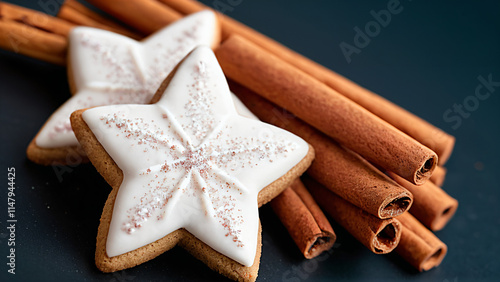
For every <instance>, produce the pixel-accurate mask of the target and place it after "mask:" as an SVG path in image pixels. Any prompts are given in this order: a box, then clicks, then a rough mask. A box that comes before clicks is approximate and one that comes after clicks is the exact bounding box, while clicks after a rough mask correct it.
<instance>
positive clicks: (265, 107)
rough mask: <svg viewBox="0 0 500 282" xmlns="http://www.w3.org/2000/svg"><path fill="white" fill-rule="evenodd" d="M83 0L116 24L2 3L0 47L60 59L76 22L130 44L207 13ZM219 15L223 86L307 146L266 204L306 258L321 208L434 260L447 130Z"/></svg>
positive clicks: (318, 235)
mask: <svg viewBox="0 0 500 282" xmlns="http://www.w3.org/2000/svg"><path fill="white" fill-rule="evenodd" d="M88 2H90V3H91V4H93V5H95V6H96V7H98V8H100V9H101V10H103V11H104V12H106V13H108V14H110V15H111V16H113V17H114V18H116V19H118V20H120V21H121V22H122V23H123V24H119V23H117V22H115V21H113V20H110V19H108V18H105V17H103V16H101V15H100V14H97V13H95V12H94V11H93V10H90V9H88V8H87V7H85V6H83V5H81V4H80V3H78V2H76V1H75V0H66V2H64V4H63V5H62V7H61V9H60V12H59V14H58V16H57V17H51V16H48V15H46V14H43V13H40V12H36V11H33V10H29V9H25V8H22V7H18V6H15V5H11V4H7V3H3V2H2V3H0V47H1V48H3V49H7V50H11V51H14V52H17V53H21V54H24V55H27V56H31V57H34V58H37V59H41V60H44V61H47V62H51V63H55V64H60V65H64V64H65V63H66V50H67V44H68V42H67V35H68V33H69V31H70V30H71V29H72V28H73V27H74V26H77V25H85V26H91V27H96V28H102V29H106V30H110V31H114V32H116V33H120V34H123V35H125V36H129V37H131V38H134V39H140V38H143V37H144V36H147V35H148V34H151V33H152V32H154V31H156V30H158V29H160V28H162V27H164V26H165V25H168V24H170V23H171V22H173V21H176V20H178V19H180V18H182V17H183V16H185V15H187V14H191V13H194V12H198V11H200V10H203V9H207V8H208V7H206V6H204V5H203V4H201V3H199V2H197V1H192V0H142V1H128V0H88ZM219 19H220V23H221V28H222V43H221V45H220V46H219V47H218V48H217V49H216V50H215V53H216V56H217V58H218V60H219V62H220V64H221V66H222V68H223V70H224V72H225V74H226V76H227V77H228V79H229V82H230V88H231V90H232V91H233V92H234V93H235V94H236V95H237V96H238V97H239V98H240V99H241V100H242V101H243V102H244V103H245V105H246V106H247V107H248V108H249V109H250V110H251V111H253V112H254V114H256V115H257V116H258V117H259V118H260V119H261V120H263V121H265V122H268V123H271V124H274V125H276V126H278V127H281V128H284V129H286V130H288V131H291V132H293V133H295V134H297V135H299V136H300V137H302V138H303V139H305V140H306V141H307V142H309V143H310V144H311V145H312V146H313V147H314V148H315V151H316V159H315V161H314V162H313V164H312V166H311V167H310V168H309V170H308V171H307V176H305V177H303V179H302V181H303V182H302V181H301V180H297V181H296V182H295V183H294V184H293V185H292V186H291V187H290V188H289V189H287V190H285V191H284V192H283V193H282V194H281V195H280V196H279V197H277V198H276V199H274V200H273V201H272V202H271V205H272V207H273V209H274V211H275V212H276V214H277V215H278V216H279V218H280V219H281V221H282V222H283V224H284V225H285V227H286V228H287V229H288V231H289V233H290V235H291V236H292V237H293V238H294V240H295V242H296V244H297V246H298V247H299V249H300V250H301V252H302V253H303V254H304V256H305V257H306V258H313V257H315V256H317V255H319V254H320V253H321V252H322V251H324V250H327V249H329V248H331V247H332V246H333V243H334V242H335V240H336V236H335V233H334V231H333V229H332V227H331V226H330V224H329V222H328V220H327V218H326V217H325V215H324V214H323V212H322V210H321V209H320V208H319V206H321V207H322V209H323V211H325V212H326V213H328V214H329V215H330V216H331V217H332V218H333V219H334V220H335V221H336V222H338V223H339V224H340V225H342V226H343V227H344V228H345V229H346V230H347V231H349V232H350V233H351V234H352V235H353V236H354V237H355V238H356V239H357V240H359V241H360V242H361V243H362V244H363V245H365V246H366V247H367V248H368V249H370V250H371V251H372V252H374V253H377V254H385V253H389V252H391V251H393V250H395V251H396V252H397V253H398V254H400V255H401V256H402V257H403V258H405V259H406V260H407V261H408V262H409V263H410V264H412V265H413V266H414V267H415V268H417V269H418V270H420V271H424V270H428V269H430V268H432V267H435V266H437V265H439V264H440V262H441V261H442V259H443V258H444V256H445V254H446V252H447V247H446V245H445V244H444V243H443V242H441V241H440V240H439V239H438V238H437V237H436V236H435V235H434V234H433V233H432V231H437V230H440V229H442V228H443V227H444V226H445V225H446V223H447V222H448V221H449V219H450V218H451V217H452V216H453V214H454V213H455V211H456V209H457V206H458V202H457V201H456V200H455V199H453V198H452V197H451V196H449V195H448V194H447V193H446V192H445V191H443V190H442V189H441V188H439V187H440V186H442V184H443V181H444V178H445V174H446V169H445V168H444V166H443V165H444V164H445V163H446V161H447V160H448V158H449V157H450V155H451V152H452V149H453V146H454V142H455V139H454V137H453V136H450V135H448V134H446V133H445V132H443V131H442V130H440V129H438V128H436V127H435V126H433V125H431V124H429V123H427V122H426V121H424V120H422V119H421V118H419V117H417V116H415V115H413V114H411V113H409V112H407V111H406V110H404V109H402V108H400V107H398V106H396V105H395V104H393V103H391V102H389V101H387V100H386V99H384V98H382V97H380V96H378V95H377V94H375V93H373V92H370V91H369V90H366V89H364V88H362V87H361V86H359V85H357V84H355V83H353V82H352V81H350V80H348V79H346V78H344V77H342V76H340V75H339V74H336V73H335V72H333V71H331V70H329V69H327V68H325V67H323V66H321V65H319V64H317V63H315V62H313V61H311V60H309V59H307V58H305V57H303V56H301V55H299V54H297V53H295V52H294V51H292V50H290V49H288V48H286V47H284V46H283V45H281V44H279V43H277V42H276V41H274V40H272V39H270V38H268V37H266V36H264V35H262V34H260V33H258V32H257V31H255V30H253V29H251V28H249V27H247V26H245V25H243V24H241V23H239V22H237V21H235V20H233V19H231V18H229V17H227V16H224V15H219ZM306 187H307V189H306ZM318 204H319V206H318ZM429 229H430V230H429ZM431 230H432V231H431Z"/></svg>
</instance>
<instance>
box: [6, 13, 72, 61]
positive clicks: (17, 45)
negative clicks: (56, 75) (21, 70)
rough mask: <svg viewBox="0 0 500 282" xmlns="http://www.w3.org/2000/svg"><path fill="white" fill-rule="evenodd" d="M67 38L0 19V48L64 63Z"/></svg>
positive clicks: (43, 59)
mask: <svg viewBox="0 0 500 282" xmlns="http://www.w3.org/2000/svg"><path fill="white" fill-rule="evenodd" d="M67 45H68V40H67V39H66V38H65V37H63V36H61V35H58V34H53V33H49V32H45V31H42V30H39V29H37V28H34V27H31V26H28V25H25V24H22V23H19V22H16V21H6V20H0V48H2V49H5V50H9V51H12V52H15V53H19V54H23V55H26V56H29V57H32V58H35V59H39V60H42V61H46V62H49V63H53V64H57V65H65V64H66V49H67Z"/></svg>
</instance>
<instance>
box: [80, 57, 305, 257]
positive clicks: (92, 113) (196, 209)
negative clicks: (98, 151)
mask: <svg viewBox="0 0 500 282" xmlns="http://www.w3.org/2000/svg"><path fill="white" fill-rule="evenodd" d="M234 103H236V104H237V105H238V107H241V106H242V105H241V104H239V101H236V102H234ZM234 103H233V100H232V99H231V95H230V92H229V88H228V86H227V83H226V81H225V77H224V75H223V73H222V70H221V69H220V67H219V65H218V62H217V60H216V58H215V56H214V54H213V52H212V51H211V50H210V49H209V48H208V47H199V48H197V49H195V50H194V51H193V52H192V53H191V54H190V55H189V56H188V57H187V58H186V59H185V60H184V62H183V63H182V65H180V67H179V69H178V71H177V72H176V74H175V76H174V77H173V78H172V80H171V82H170V84H169V86H168V88H167V89H166V90H165V92H164V94H163V96H162V98H161V99H160V101H159V102H158V103H156V104H153V105H114V106H105V107H97V108H93V109H90V110H87V111H85V112H84V113H83V118H84V120H85V122H86V123H87V124H88V125H89V127H90V129H91V130H92V132H93V133H94V134H95V136H96V137H97V139H98V140H99V142H100V143H101V144H102V145H103V147H104V148H105V149H106V151H107V152H108V153H109V155H110V156H111V157H112V158H113V159H114V161H115V162H116V164H117V165H118V166H119V167H120V169H122V171H123V173H124V179H123V182H122V184H121V186H120V188H119V191H118V194H117V198H116V201H115V204H114V209H113V216H112V220H111V224H110V229H109V232H108V240H107V243H106V252H107V254H108V256H110V257H113V256H117V255H120V254H123V253H126V252H129V251H132V250H135V249H137V248H139V247H141V246H144V245H146V244H148V243H151V242H154V241H156V240H158V239H160V238H162V237H164V236H166V235H167V234H169V233H171V232H173V231H175V230H177V229H179V228H185V229H186V230H188V231H189V232H190V233H192V234H193V235H194V236H196V237H197V238H199V239H200V240H202V241H203V242H205V243H206V244H208V245H209V246H211V247H212V248H213V249H215V250H216V251H218V252H220V253H222V254H224V255H226V256H228V257H229V258H232V259H233V260H235V261H237V262H239V263H241V264H243V265H245V266H251V265H252V264H253V261H254V258H255V254H256V249H257V237H258V225H259V223H258V222H259V216H258V208H257V207H258V203H257V195H258V193H259V191H260V190H262V189H263V188H264V187H266V186H267V185H269V184H270V183H272V182H273V181H275V180H276V179H278V178H280V177H281V176H283V175H284V174H285V173H286V172H287V171H289V170H290V169H291V168H292V167H294V166H295V165H296V164H297V163H299V162H300V161H301V160H302V159H303V158H304V157H305V155H306V154H307V151H308V149H309V148H308V145H307V143H306V142H305V141H303V140H302V139H300V138H299V137H297V136H295V135H293V134H291V133H289V132H287V131H284V130H282V129H279V128H277V127H274V126H272V125H269V124H265V123H262V122H260V121H258V120H254V119H250V118H246V117H243V116H241V115H239V114H238V113H237V112H236V110H235V104H234Z"/></svg>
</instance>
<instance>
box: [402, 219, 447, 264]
mask: <svg viewBox="0 0 500 282" xmlns="http://www.w3.org/2000/svg"><path fill="white" fill-rule="evenodd" d="M397 220H399V221H400V222H401V225H402V227H403V228H402V234H401V240H400V241H399V245H398V246H397V247H396V252H397V253H398V254H399V255H400V256H402V257H403V258H404V259H405V260H406V261H408V262H409V263H410V264H411V265H412V266H413V267H415V268H416V269H418V270H419V271H427V270H429V269H431V268H433V267H436V266H438V265H439V264H440V263H441V262H442V261H443V259H444V257H445V256H446V252H447V250H448V247H447V246H446V245H445V244H444V243H443V242H442V241H441V240H439V238H437V237H436V235H434V234H433V233H432V232H431V231H429V230H428V229H427V228H425V226H423V225H422V224H421V223H420V222H419V221H418V220H417V219H416V218H414V217H413V216H412V215H411V214H409V213H404V214H403V215H400V216H398V218H397Z"/></svg>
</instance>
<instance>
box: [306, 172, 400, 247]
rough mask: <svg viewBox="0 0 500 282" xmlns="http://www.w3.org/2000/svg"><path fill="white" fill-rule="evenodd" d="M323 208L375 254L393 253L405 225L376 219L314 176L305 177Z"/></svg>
mask: <svg viewBox="0 0 500 282" xmlns="http://www.w3.org/2000/svg"><path fill="white" fill-rule="evenodd" d="M303 181H304V184H305V185H306V187H307V189H308V190H309V191H310V192H311V195H313V197H314V199H315V200H316V201H317V202H318V204H319V205H320V206H321V208H322V209H323V210H324V211H325V212H326V213H328V214H329V215H330V216H331V217H333V219H334V220H335V221H336V222H337V223H339V224H340V225H342V227H344V228H345V229H346V230H347V231H348V232H349V233H351V235H352V236H354V237H355V238H356V239H357V240H358V241H359V242H360V243H362V244H363V245H365V246H366V247H367V248H368V249H370V251H372V252H373V253H375V254H387V253H390V252H391V251H392V250H394V248H396V246H397V245H398V243H399V239H400V238H401V224H400V223H399V221H397V220H396V219H394V218H389V219H380V218H376V217H374V216H372V215H370V214H368V213H366V212H365V211H363V210H362V209H360V208H358V207H356V206H354V205H352V204H351V203H349V202H347V201H346V200H344V199H342V198H341V197H339V196H337V195H335V193H333V192H331V191H329V190H328V189H326V188H325V187H323V186H322V185H321V184H319V183H318V182H316V181H315V180H313V179H312V178H308V177H305V178H304V179H303Z"/></svg>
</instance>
